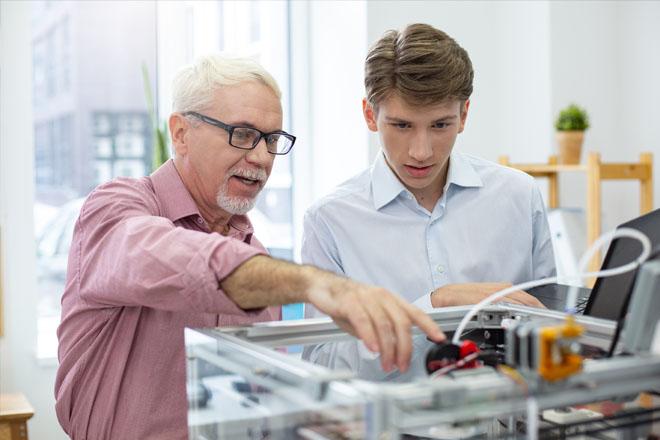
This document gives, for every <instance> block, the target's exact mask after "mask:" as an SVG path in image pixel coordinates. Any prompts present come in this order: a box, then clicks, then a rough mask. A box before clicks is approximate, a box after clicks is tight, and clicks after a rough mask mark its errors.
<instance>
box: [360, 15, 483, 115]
mask: <svg viewBox="0 0 660 440" xmlns="http://www.w3.org/2000/svg"><path fill="white" fill-rule="evenodd" d="M473 78H474V71H473V69H472V62H471V61H470V57H469V56H468V54H467V52H466V51H465V49H463V48H462V47H461V46H459V45H458V43H456V41H454V39H453V38H451V37H450V36H449V35H447V34H445V33H444V32H442V31H441V30H438V29H436V28H434V27H433V26H429V25H428V24H411V25H408V26H406V28H405V29H404V30H403V31H401V32H399V31H396V30H390V31H387V32H385V34H384V35H383V36H382V37H381V39H380V40H378V41H377V42H376V43H375V44H374V45H373V46H372V47H371V49H369V53H368V55H367V59H366V62H365V66H364V87H365V90H366V93H367V100H368V102H369V104H371V105H372V106H374V108H376V106H377V105H378V104H379V103H380V102H382V101H383V100H384V99H387V98H388V97H389V96H390V95H391V94H392V93H398V94H399V95H400V96H401V97H402V98H403V99H404V100H405V101H406V102H407V103H408V104H410V105H421V106H426V105H432V104H437V103H441V102H445V101H447V100H453V99H458V100H462V101H466V100H467V99H468V98H469V97H470V95H471V94H472V80H473Z"/></svg>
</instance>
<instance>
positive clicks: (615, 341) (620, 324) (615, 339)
mask: <svg viewBox="0 0 660 440" xmlns="http://www.w3.org/2000/svg"><path fill="white" fill-rule="evenodd" d="M658 256H660V246H656V247H655V248H654V249H653V250H651V253H650V254H649V257H648V258H647V259H646V261H651V260H654V259H655V258H656V257H658ZM640 267H641V266H638V267H637V269H635V270H639V268H640ZM634 288H635V285H634V284H633V287H632V289H634ZM629 302H630V298H628V303H629ZM627 306H628V304H626V307H627ZM622 329H623V322H622V320H619V321H618V322H617V324H616V330H615V331H614V337H613V338H612V343H611V344H610V349H609V350H608V351H607V357H612V356H613V355H614V350H615V349H616V344H618V343H619V337H620V336H621V330H622Z"/></svg>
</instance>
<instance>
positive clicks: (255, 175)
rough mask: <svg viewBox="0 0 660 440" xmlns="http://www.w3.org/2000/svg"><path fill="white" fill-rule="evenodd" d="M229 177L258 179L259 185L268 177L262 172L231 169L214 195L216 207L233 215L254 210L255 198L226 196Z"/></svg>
mask: <svg viewBox="0 0 660 440" xmlns="http://www.w3.org/2000/svg"><path fill="white" fill-rule="evenodd" d="M231 176H243V177H248V178H251V179H259V180H261V181H262V183H261V185H263V184H264V183H265V181H266V179H268V175H267V174H266V172H265V171H264V170H254V171H252V170H242V169H232V170H229V172H228V173H227V178H226V179H225V181H224V183H223V184H222V186H221V187H220V189H219V190H218V194H217V195H216V198H215V200H216V202H217V204H218V207H219V208H220V209H223V210H225V211H227V212H228V213H230V214H233V215H243V214H247V213H248V211H250V210H251V209H252V208H254V205H255V204H256V203H257V198H256V197H254V198H248V197H236V196H230V195H228V194H227V191H228V190H229V188H228V182H229V177H231ZM262 188H263V186H262ZM260 191H261V190H260Z"/></svg>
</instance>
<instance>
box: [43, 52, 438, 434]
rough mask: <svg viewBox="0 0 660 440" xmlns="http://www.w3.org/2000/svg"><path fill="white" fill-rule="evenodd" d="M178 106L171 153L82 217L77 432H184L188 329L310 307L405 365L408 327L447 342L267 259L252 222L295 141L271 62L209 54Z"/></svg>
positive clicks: (337, 285) (373, 300) (324, 275)
mask: <svg viewBox="0 0 660 440" xmlns="http://www.w3.org/2000/svg"><path fill="white" fill-rule="evenodd" d="M173 107H174V112H173V113H172V115H171V116H170V119H169V126H170V134H171V138H172V144H173V148H174V153H175V154H174V159H173V160H171V161H169V162H167V163H166V164H164V165H163V166H162V167H160V168H159V169H158V170H156V171H155V172H154V173H153V174H152V175H151V176H149V177H144V178H141V179H116V180H114V181H112V182H110V183H107V184H104V185H101V186H100V187H98V188H97V189H96V190H94V191H93V192H92V193H91V194H90V195H89V197H88V198H87V200H86V202H85V204H84V205H83V207H82V210H81V213H80V217H79V219H78V222H77V223H76V228H75V231H74V237H73V243H72V246H71V254H70V256H69V266H68V274H67V284H66V289H65V292H64V296H63V298H62V322H61V325H60V327H59V329H58V336H59V341H60V346H59V361H60V367H59V370H58V372H57V379H56V384H55V395H56V399H57V404H56V410H57V416H58V418H59V421H60V423H61V425H62V426H63V427H64V429H65V431H66V432H67V433H68V434H69V435H70V436H71V437H72V438H74V439H148V438H158V439H174V438H186V436H187V429H186V411H187V403H186V392H185V376H186V374H185V352H184V341H183V328H184V327H186V326H189V327H215V326H222V325H235V324H247V323H252V322H256V321H267V320H274V319H279V317H280V311H279V308H274V307H273V306H278V305H282V304H287V303H294V302H310V303H312V304H314V306H315V307H316V308H318V309H319V310H321V311H323V312H324V313H326V314H328V315H329V316H331V317H332V318H333V319H334V320H335V322H337V323H338V324H339V325H340V326H341V327H342V328H344V329H346V330H347V331H349V332H351V333H353V334H355V335H357V336H358V337H360V338H362V339H363V340H364V343H365V344H366V346H367V347H369V349H371V350H374V351H379V352H380V353H381V354H382V358H383V366H384V367H385V368H391V367H392V366H393V365H396V366H398V367H399V368H401V369H406V368H407V366H408V362H409V358H410V353H411V345H412V344H411V336H410V335H411V328H410V327H411V325H417V326H419V327H420V328H422V330H424V331H425V332H426V333H427V334H428V335H429V336H430V337H431V338H433V339H435V340H438V341H440V340H442V339H443V338H444V335H442V332H441V331H440V330H439V329H438V328H437V326H436V325H435V324H434V323H433V322H432V321H431V319H430V318H429V317H428V316H426V315H425V314H424V313H422V312H421V311H420V310H419V309H416V308H415V307H413V306H411V305H409V304H407V303H406V302H405V301H403V300H401V299H400V298H398V297H397V296H395V295H392V294H390V293H389V292H388V291H386V290H384V289H382V288H377V287H372V286H369V285H365V284H360V283H356V282H353V281H350V280H348V279H346V278H343V277H339V276H336V275H334V274H331V273H329V272H325V271H322V270H319V269H316V268H314V267H312V266H298V265H295V264H292V263H288V262H284V261H279V260H276V259H274V258H270V257H268V256H266V255H265V254H266V252H265V249H264V248H263V246H262V245H261V244H260V243H259V242H258V240H257V239H256V237H255V236H254V235H253V231H252V227H251V225H250V221H249V220H248V217H247V216H246V215H245V214H246V213H247V212H248V211H249V210H250V209H251V208H252V207H253V206H254V203H255V199H256V197H257V195H258V194H259V191H260V190H261V189H262V188H263V186H264V185H265V183H266V180H267V179H268V176H269V174H270V172H271V169H272V166H273V161H274V159H275V157H276V156H277V155H280V154H286V153H288V152H289V150H290V149H291V147H293V144H294V141H295V137H293V136H291V135H290V134H287V133H286V132H284V131H282V107H281V103H280V92H279V89H278V87H277V85H276V83H275V81H274V80H273V78H272V77H271V76H270V75H269V74H268V73H267V72H265V71H264V70H263V68H261V67H260V66H259V65H258V64H256V63H254V62H251V61H248V60H227V59H222V58H219V57H207V58H204V59H201V60H200V61H199V62H198V63H197V64H196V65H194V66H190V67H187V68H185V69H183V70H182V71H181V72H180V73H179V74H178V76H177V77H176V79H175V82H174V86H173Z"/></svg>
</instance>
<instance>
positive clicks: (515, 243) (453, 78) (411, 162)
mask: <svg viewBox="0 0 660 440" xmlns="http://www.w3.org/2000/svg"><path fill="white" fill-rule="evenodd" d="M473 77H474V72H473V69H472V63H471V61H470V58H469V56H468V54H467V52H466V51H465V50H464V49H463V48H462V47H461V46H459V45H458V43H457V42H456V41H454V39H452V38H451V37H450V36H448V35H447V34H445V33H444V32H442V31H441V30H438V29H435V28H434V27H432V26H430V25H426V24H412V25H409V26H407V27H406V28H405V29H403V30H402V31H394V30H393V31H388V32H386V33H385V34H384V35H383V36H382V38H380V39H379V40H378V41H377V42H376V43H375V44H374V45H373V46H372V47H371V49H370V50H369V53H368V55H367V58H366V62H365V79H364V84H365V90H366V98H365V99H364V100H363V102H362V108H363V114H364V119H365V122H366V125H367V128H368V129H369V130H371V131H373V132H376V133H378V135H379V139H380V144H381V147H382V151H381V152H380V153H379V154H378V155H377V157H376V159H375V161H374V163H373V166H372V167H371V168H370V169H368V170H366V171H364V172H362V173H360V174H359V175H357V176H355V177H354V178H352V179H350V180H348V181H347V182H344V183H343V184H341V185H340V187H339V188H338V189H337V190H336V191H334V192H333V193H332V194H330V195H329V196H327V197H324V198H323V199H321V200H320V201H318V202H317V203H316V204H315V205H314V206H312V207H311V208H310V209H309V211H308V212H307V214H306V216H305V231H304V236H303V248H302V258H303V261H304V262H306V263H309V264H314V265H316V266H318V267H322V268H324V269H327V270H331V271H333V272H336V273H339V274H342V275H346V276H349V277H351V278H354V279H356V280H360V281H362V282H365V283H378V284H379V285H383V286H385V287H387V288H388V289H390V290H391V291H393V292H395V293H397V294H398V295H400V296H401V297H402V298H404V299H406V301H409V302H411V303H414V304H416V305H418V306H419V307H422V308H424V309H431V308H433V307H445V306H455V305H464V304H473V303H476V302H479V301H480V300H482V299H483V298H485V297H486V296H488V295H490V294H491V293H493V292H494V291H497V290H500V289H502V288H504V287H505V286H509V285H510V284H509V283H520V282H523V281H529V280H531V279H536V278H544V277H547V276H552V275H553V274H554V273H555V264H554V255H553V251H552V244H551V240H550V232H549V228H548V224H547V220H546V215H545V208H544V206H543V201H542V199H541V194H540V192H539V190H538V188H537V187H536V185H535V183H534V179H533V178H531V177H530V176H528V175H527V174H524V173H521V172H519V171H515V170H512V169H510V168H505V167H502V166H499V165H497V164H494V163H492V162H488V161H486V160H483V159H479V158H477V157H473V156H469V155H466V154H462V153H460V152H458V151H455V150H454V143H455V142H456V139H457V137H458V135H459V134H460V133H462V132H463V130H464V128H465V124H466V121H467V116H468V110H469V107H470V95H471V94H472V81H473ZM505 300H506V301H509V302H512V303H516V304H522V305H527V306H536V307H542V305H541V303H540V302H539V301H538V300H537V299H536V298H534V297H533V296H531V295H528V294H527V293H525V292H515V293H513V294H511V295H509V296H508V297H507V298H505ZM305 314H306V316H316V315H318V314H319V312H318V310H315V309H314V308H313V307H307V308H306V309H305ZM426 344H427V342H426V341H425V340H424V339H423V338H420V339H419V340H416V346H417V349H416V350H415V354H416V355H417V356H416V358H415V360H416V362H414V363H413V366H414V367H415V368H412V369H411V370H409V373H408V374H409V375H411V374H414V373H413V370H417V373H419V374H425V372H424V367H423V360H422V359H421V358H422V357H423V356H420V355H423V354H424V353H425V351H426V350H425V349H424V348H425V346H426ZM305 356H306V357H308V358H310V359H313V360H315V361H317V362H319V363H323V364H326V365H328V366H333V367H343V368H350V369H353V370H355V371H357V372H358V374H359V375H360V376H362V377H365V378H370V379H377V378H380V379H394V378H395V377H396V378H397V379H398V380H403V379H405V376H399V373H400V372H399V371H394V372H387V371H385V372H383V371H382V369H381V368H380V365H379V364H380V362H379V361H380V359H379V358H378V356H377V355H375V354H373V353H370V352H368V350H365V347H364V346H363V345H362V344H361V343H356V342H347V343H337V344H324V345H321V346H317V347H314V348H310V347H308V348H307V349H306V352H305Z"/></svg>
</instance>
